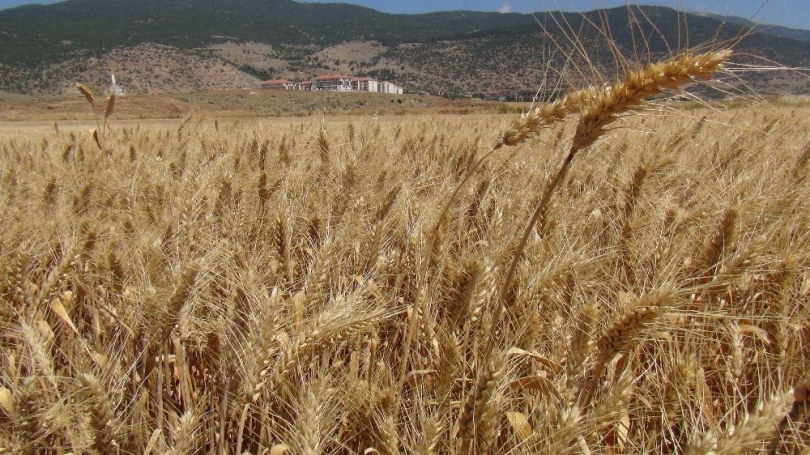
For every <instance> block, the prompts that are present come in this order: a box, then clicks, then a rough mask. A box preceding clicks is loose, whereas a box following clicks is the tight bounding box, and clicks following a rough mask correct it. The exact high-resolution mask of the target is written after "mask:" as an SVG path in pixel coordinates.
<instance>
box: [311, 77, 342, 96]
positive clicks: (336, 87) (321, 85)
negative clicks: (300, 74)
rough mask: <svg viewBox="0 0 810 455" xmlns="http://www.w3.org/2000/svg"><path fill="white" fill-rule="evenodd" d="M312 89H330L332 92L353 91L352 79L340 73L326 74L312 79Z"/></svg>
mask: <svg viewBox="0 0 810 455" xmlns="http://www.w3.org/2000/svg"><path fill="white" fill-rule="evenodd" d="M312 90H329V91H332V92H350V91H352V79H351V78H350V77H346V76H342V75H340V74H326V75H324V76H318V77H316V78H315V79H313V80H312Z"/></svg>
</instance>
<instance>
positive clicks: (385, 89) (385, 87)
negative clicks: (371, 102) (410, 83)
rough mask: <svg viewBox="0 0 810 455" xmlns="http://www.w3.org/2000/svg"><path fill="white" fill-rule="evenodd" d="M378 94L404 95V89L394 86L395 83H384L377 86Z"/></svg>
mask: <svg viewBox="0 0 810 455" xmlns="http://www.w3.org/2000/svg"><path fill="white" fill-rule="evenodd" d="M377 92H378V93H392V94H395V95H401V94H402V87H400V86H398V85H397V84H394V83H393V82H388V81H383V82H380V83H379V84H378V85H377Z"/></svg>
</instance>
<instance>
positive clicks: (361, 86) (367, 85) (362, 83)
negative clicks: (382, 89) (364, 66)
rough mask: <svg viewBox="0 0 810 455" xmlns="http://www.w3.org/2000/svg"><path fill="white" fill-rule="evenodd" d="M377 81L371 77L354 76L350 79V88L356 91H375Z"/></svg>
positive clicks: (377, 84)
mask: <svg viewBox="0 0 810 455" xmlns="http://www.w3.org/2000/svg"><path fill="white" fill-rule="evenodd" d="M378 86H379V82H378V81H377V79H374V78H371V77H356V78H354V79H352V89H354V91H356V92H376V91H377V87H378Z"/></svg>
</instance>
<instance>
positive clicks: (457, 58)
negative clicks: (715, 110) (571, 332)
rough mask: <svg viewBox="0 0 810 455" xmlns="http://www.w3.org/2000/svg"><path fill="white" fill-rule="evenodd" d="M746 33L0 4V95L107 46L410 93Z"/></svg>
mask: <svg viewBox="0 0 810 455" xmlns="http://www.w3.org/2000/svg"><path fill="white" fill-rule="evenodd" d="M746 30H747V29H746V28H745V27H743V26H740V25H735V24H725V25H722V24H721V22H719V21H717V20H715V19H713V18H707V17H701V16H696V15H689V14H682V13H678V12H677V11H675V10H672V9H669V8H663V7H631V8H624V7H623V8H615V9H609V10H600V11H593V12H589V13H585V14H563V13H537V14H535V15H533V16H532V15H522V14H499V13H483V12H443V13H431V14H419V15H392V14H385V13H380V12H377V11H374V10H371V9H368V8H362V7H358V6H352V5H346V4H309V3H307V4H301V3H296V2H293V1H291V0H272V1H258V0H239V1H224V0H192V1H180V0H171V1H162V0H161V1H157V0H149V1H137V2H136V1H133V0H116V1H107V0H69V1H66V2H61V3H58V4H54V5H48V6H39V5H32V6H26V7H20V8H15V9H11V10H6V11H0V63H2V65H0V76H2V77H0V81H2V82H0V89H2V90H7V91H14V92H28V93H59V92H60V90H61V89H64V87H67V86H71V85H72V83H75V82H76V80H79V79H81V80H83V81H85V82H87V81H89V80H91V79H92V80H93V82H94V84H95V83H96V82H95V81H96V80H97V79H98V80H99V82H98V84H101V83H102V81H100V79H103V78H104V77H106V74H105V73H108V72H110V71H112V70H111V69H110V68H109V67H107V66H103V65H102V66H100V65H98V62H99V61H106V60H109V56H110V54H111V53H113V52H118V53H119V54H120V53H121V51H120V49H121V48H130V47H134V46H138V45H143V44H145V43H148V44H149V45H154V44H158V45H160V46H171V47H173V48H177V49H180V50H182V51H181V52H191V53H194V54H196V55H197V56H199V57H201V58H205V59H209V60H211V59H213V60H214V61H213V62H212V63H210V64H211V65H221V64H222V63H223V60H222V59H223V58H226V59H227V60H226V61H225V62H224V63H228V64H230V65H232V66H234V67H235V68H239V69H241V70H242V71H246V72H248V73H250V74H252V75H255V76H259V77H274V76H278V75H283V76H284V77H311V76H313V75H315V74H318V73H319V72H320V73H322V72H329V71H341V72H348V73H350V74H351V75H372V76H377V77H381V78H386V79H394V80H395V81H396V82H398V83H400V84H402V85H405V86H406V88H407V89H409V90H410V91H413V92H419V91H427V92H431V93H445V94H455V95H461V94H464V93H478V92H492V91H506V92H515V91H533V90H536V89H537V88H538V87H539V86H540V85H541V84H542V83H543V82H544V78H545V77H546V76H548V73H549V71H550V68H554V69H555V70H559V69H561V68H564V67H565V66H566V63H567V62H568V60H567V59H568V56H571V55H577V54H578V52H577V51H576V50H575V48H574V46H573V45H572V44H571V43H572V42H578V43H581V44H584V46H582V50H584V51H585V54H586V57H587V59H588V60H590V61H591V62H592V63H593V65H594V67H595V68H596V69H597V70H598V71H599V72H600V73H601V74H600V76H601V77H602V78H603V79H604V80H612V79H613V78H614V77H617V76H618V77H620V76H621V74H622V73H623V71H622V70H621V68H620V67H619V66H618V65H617V62H616V61H615V60H614V59H613V57H612V56H613V55H614V51H617V50H618V51H619V53H621V54H622V55H631V56H636V58H638V59H640V60H647V59H649V58H650V57H652V58H656V59H657V58H663V57H666V56H668V55H672V54H673V53H675V52H677V51H678V50H679V49H683V48H686V47H691V48H694V47H697V46H700V45H702V44H704V43H707V42H731V41H735V40H736V39H737V38H739V37H740V36H742V35H745V33H746ZM605 36H609V37H610V39H606V38H605ZM347 42H374V43H379V44H380V45H381V46H383V47H382V49H381V51H380V52H379V53H378V54H376V55H375V56H374V57H373V58H371V59H368V60H361V61H353V62H340V61H339V60H338V61H335V62H333V61H332V60H319V59H317V58H316V57H315V55H316V54H317V53H318V52H320V51H323V50H324V49H328V48H330V47H331V46H336V45H341V44H342V43H347ZM609 42H613V43H614V44H615V48H613V45H608V43H609ZM223 43H240V44H242V45H247V43H262V44H265V45H269V46H271V49H272V50H271V51H264V52H263V54H260V55H258V56H259V57H262V59H263V60H270V61H274V62H276V66H275V67H274V66H273V65H269V66H268V65H265V66H262V65H261V64H257V63H256V62H255V61H252V60H250V59H243V58H240V56H238V55H236V56H233V55H231V56H228V57H223V56H222V55H221V54H216V52H214V55H219V57H218V58H215V57H213V56H212V52H211V50H212V49H213V48H215V46H218V45H222V44H223ZM737 49H738V51H739V53H740V55H756V56H758V58H764V59H767V61H768V62H769V63H768V64H769V65H770V64H772V63H777V64H781V65H784V66H786V67H810V43H806V42H802V41H795V40H790V39H786V38H776V37H773V36H768V35H763V34H759V33H753V34H750V35H749V36H746V38H745V39H744V40H742V42H740V43H739V44H738V45H737ZM174 52H177V51H174ZM90 61H93V62H96V64H95V66H94V65H90V67H91V68H94V69H95V72H96V73H97V74H94V75H92V76H91V75H89V74H79V73H78V72H77V70H76V69H78V68H80V67H82V66H83V65H84V66H85V67H87V66H88V62H90ZM121 63H122V62H119V65H118V66H123V67H124V68H125V69H124V70H123V71H124V72H128V71H135V70H134V69H131V68H135V67H139V66H143V65H148V64H149V63H151V62H145V61H143V62H139V61H137V60H135V59H131V60H127V61H126V62H123V64H121ZM568 63H569V64H570V62H568ZM738 63H758V64H761V63H762V60H760V59H752V58H747V59H746V58H741V59H740V60H739V61H738ZM576 66H577V67H581V65H576ZM66 69H67V71H65V70H66ZM57 73H58V74H57ZM118 73H119V74H121V72H120V71H119V72H118ZM504 75H507V77H504ZM553 76H555V77H556V75H553ZM588 76H589V77H590V76H592V75H588ZM128 77H130V75H129V74H126V73H124V74H121V78H123V79H121V80H122V81H123V82H127V83H129V84H130V85H132V82H134V80H135V78H132V79H129V80H128V79H127V78H128ZM177 77H178V78H179V79H181V81H182V83H184V84H186V85H187V86H188V87H187V90H192V89H194V86H195V85H196V86H203V85H205V82H201V81H199V78H200V77H201V76H199V75H195V74H184V73H183V72H180V74H179V75H178V76H177ZM184 77H185V78H186V79H187V80H186V79H183V78H184ZM766 77H767V78H768V79H769V80H773V79H779V80H784V79H786V78H787V77H789V76H788V75H787V73H774V72H771V73H768V75H767V76H765V75H764V74H751V73H749V74H743V79H742V80H743V81H744V82H746V83H749V84H751V85H752V86H753V87H755V89H756V90H758V91H759V93H763V92H765V91H766V90H767V87H768V84H767V83H766V81H765V78H766ZM585 79H586V80H587V79H588V78H585ZM779 90H780V91H783V92H784V91H793V92H802V91H807V90H810V87H808V86H807V83H806V80H805V81H801V80H799V81H792V83H791V84H788V85H785V86H784V87H780V88H779Z"/></svg>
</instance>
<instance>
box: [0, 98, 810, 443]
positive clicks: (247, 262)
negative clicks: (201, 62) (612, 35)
mask: <svg viewBox="0 0 810 455" xmlns="http://www.w3.org/2000/svg"><path fill="white" fill-rule="evenodd" d="M608 93H615V90H614V91H613V92H608ZM77 96H78V95H77ZM645 96H646V95H645ZM586 98H587V97H584V98H582V97H581V98H580V99H581V100H582V99H586ZM593 98H594V97H591V98H587V99H593ZM595 98H598V97H595ZM88 101H90V99H89V98H88ZM586 101H587V100H586ZM118 102H119V103H125V102H126V99H123V100H119V101H118ZM634 106H635V107H637V108H638V111H637V112H629V111H628V112H625V113H623V114H628V115H621V116H619V115H618V114H619V112H614V113H612V114H610V116H612V117H611V118H610V119H609V122H607V123H611V124H612V125H611V128H610V131H605V130H604V128H603V127H604V126H606V125H607V123H605V124H597V125H594V124H591V126H593V127H594V128H596V129H597V130H598V131H596V132H595V133H594V130H593V128H592V129H591V130H589V131H583V128H584V127H583V125H585V124H586V122H583V121H582V120H581V117H579V119H580V121H579V124H578V117H577V115H576V114H573V115H572V114H571V112H567V111H565V112H558V114H559V115H556V116H552V117H551V119H552V120H553V121H550V122H548V123H547V124H544V125H542V128H540V127H538V124H537V120H538V118H536V117H534V118H533V117H532V116H531V114H530V115H528V116H525V117H523V118H521V119H518V120H516V119H515V118H514V116H505V115H501V116H496V115H491V116H487V115H480V116H449V115H448V116H422V117H420V116H414V117H400V118H397V119H396V120H394V121H392V120H389V119H372V118H368V117H367V118H356V117H355V118H350V119H340V118H333V119H323V120H316V119H303V120H302V119H296V120H289V121H282V120H274V121H272V122H266V121H262V120H229V119H216V120H213V119H206V118H205V117H196V116H188V117H186V118H185V119H183V120H182V121H177V122H174V123H173V124H171V125H167V124H165V123H163V124H156V125H145V126H142V125H134V126H117V125H116V122H115V121H114V119H111V120H110V121H109V124H108V122H107V120H108V119H107V117H109V116H110V114H112V111H113V108H114V106H110V105H109V103H108V104H107V106H106V107H105V106H99V113H100V114H102V112H103V111H104V110H108V111H109V112H106V113H103V114H102V115H104V118H103V119H102V120H101V122H100V123H99V125H98V128H96V137H95V138H94V136H93V135H92V134H88V133H87V129H86V128H84V129H81V128H67V127H65V126H61V127H60V126H59V125H58V124H57V125H54V127H53V128H47V129H46V128H42V129H39V130H26V131H24V132H23V133H19V134H14V133H10V132H6V133H4V134H3V135H2V137H0V208H2V211H0V216H1V217H2V219H0V270H2V275H0V295H1V297H0V314H1V315H2V317H0V343H2V354H0V452H2V453H7V452H8V453H54V454H57V453H94V452H95V453H138V454H149V453H172V454H175V453H176V454H180V453H200V454H202V453H220V454H225V453H269V454H274V455H275V454H279V455H280V454H283V453H287V454H316V453H317V454H320V453H323V454H344V453H364V454H395V453H417V454H470V453H493V454H535V453H548V454H562V453H577V454H580V453H581V454H590V453H595V454H620V453H690V454H709V453H716V454H720V453H723V454H732V453H735V454H736V453H763V452H764V453H807V452H808V447H810V434H809V433H808V429H809V428H808V424H810V417H808V412H807V410H808V405H810V397H808V388H810V372H808V368H807V365H810V325H809V324H808V322H809V321H810V268H809V266H810V179H809V178H808V174H809V173H810V135H809V134H810V133H808V132H810V103H806V102H804V101H801V100H797V101H785V100H783V101H775V102H771V103H766V102H762V101H747V102H741V103H735V104H728V103H727V104H722V103H717V104H712V105H697V104H676V103H667V102H659V103H656V104H646V105H645V104H640V103H636V105H634ZM102 107H105V109H102ZM533 112H534V113H535V114H537V115H540V113H541V112H540V111H533ZM543 112H545V111H543ZM597 114H600V113H599V112H591V111H587V110H585V109H583V114H581V115H582V117H584V116H585V115H591V116H592V117H594V116H595V117H594V118H597V117H598V118H599V119H604V118H605V117H604V112H601V114H602V116H601V117H600V116H599V115H597ZM614 114H615V115H614ZM532 121H533V122H534V123H532ZM600 121H602V120H600ZM93 127H94V128H95V127H96V125H93ZM518 127H522V128H524V129H523V130H521V129H520V128H518ZM505 132H506V133H505ZM572 138H573V139H572ZM577 138H578V139H577ZM572 140H573V141H574V143H575V144H576V143H577V142H576V141H577V140H579V141H580V142H579V143H580V144H581V145H582V147H581V148H579V149H577V150H576V151H577V153H576V158H575V159H573V154H574V153H573V152H574V149H575V147H574V146H572ZM493 149H494V150H495V151H494V152H492V151H493ZM490 152H492V153H491V154H490V155H489V156H488V157H487V158H486V159H483V160H480V159H481V157H482V156H484V155H485V154H488V153H490ZM566 154H568V155H569V157H570V158H572V159H571V160H567V161H564V160H565V157H566ZM479 160H480V161H479ZM564 162H565V163H570V166H569V167H564V169H565V171H564V172H562V173H561V172H560V169H561V166H565V165H564V164H563V163H564ZM560 174H562V177H561V178H560V179H559V185H556V186H552V185H551V183H550V182H552V181H553V178H554V176H555V175H560ZM462 183H464V184H463V185H462ZM456 188H459V191H458V193H457V195H455V196H454V195H453V190H454V189H456ZM544 199H545V202H544V201H543V200H544ZM445 207H446V210H445V209H444V208H445ZM533 218H534V220H535V222H533V223H529V220H530V219H533ZM527 227H528V229H527ZM524 232H525V233H526V234H527V235H526V237H525V240H522V235H523V233H524ZM509 272H512V273H509Z"/></svg>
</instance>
